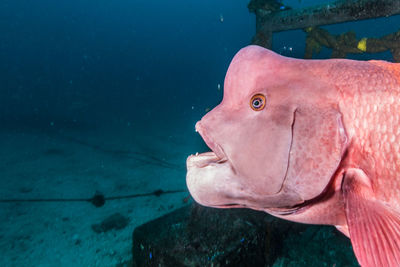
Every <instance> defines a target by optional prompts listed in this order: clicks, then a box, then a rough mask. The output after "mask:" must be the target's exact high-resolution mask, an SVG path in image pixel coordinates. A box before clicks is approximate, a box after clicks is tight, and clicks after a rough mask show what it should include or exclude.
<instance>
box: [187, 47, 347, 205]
mask: <svg viewBox="0 0 400 267" xmlns="http://www.w3.org/2000/svg"><path fill="white" fill-rule="evenodd" d="M302 62H304V60H301V61H300V60H296V59H290V58H285V57H282V56H280V55H277V54H275V53H274V52H272V51H269V50H267V49H264V48H261V47H258V46H248V47H246V48H243V49H242V50H240V51H239V52H238V53H237V54H236V55H235V57H234V58H233V60H232V62H231V64H230V66H229V69H228V71H227V74H226V77H225V83H224V96H223V100H222V102H221V103H220V104H219V105H218V106H217V107H215V108H214V109H213V110H211V111H210V112H208V113H207V114H206V115H205V116H204V117H203V118H202V119H201V120H200V121H199V122H197V124H196V126H195V127H196V131H198V132H199V134H200V135H201V136H202V138H203V140H204V141H205V143H206V144H207V145H208V147H209V148H210V149H211V150H212V152H206V153H202V154H196V155H191V156H189V157H188V159H187V169H188V171H187V186H188V189H189V191H190V193H191V195H192V196H193V198H194V199H195V200H196V201H197V202H198V203H200V204H202V205H205V206H211V207H218V208H230V207H248V208H252V209H256V210H267V209H274V208H290V207H293V206H296V205H299V204H301V203H303V202H304V201H306V200H309V199H311V198H314V197H316V196H318V195H319V194H321V193H322V192H323V191H324V188H325V187H326V186H327V184H328V183H329V181H330V179H331V177H332V175H333V173H334V172H335V171H336V168H337V167H338V164H339V163H340V159H341V156H342V154H343V151H344V145H345V142H346V139H345V132H344V129H343V127H342V125H341V116H340V112H338V110H337V109H335V106H334V105H333V100H332V99H334V97H332V95H331V94H330V93H328V92H326V93H321V92H322V91H320V90H325V91H326V88H322V87H326V85H324V84H319V85H316V84H315V83H314V82H313V81H312V80H311V79H309V78H307V77H306V78H304V76H303V75H302V70H301V69H302V68H303V67H302Z"/></svg>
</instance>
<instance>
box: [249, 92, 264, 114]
mask: <svg viewBox="0 0 400 267" xmlns="http://www.w3.org/2000/svg"><path fill="white" fill-rule="evenodd" d="M265 102H266V101H265V96H264V95H263V94H255V95H253V97H252V98H251V100H250V107H251V108H252V109H253V110H255V111H260V110H263V109H264V107H265Z"/></svg>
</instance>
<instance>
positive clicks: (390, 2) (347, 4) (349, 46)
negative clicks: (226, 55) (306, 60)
mask: <svg viewBox="0 0 400 267" xmlns="http://www.w3.org/2000/svg"><path fill="white" fill-rule="evenodd" d="M248 7H249V10H250V12H254V13H255V14H256V35H255V36H254V38H253V41H252V43H253V44H257V45H261V46H264V47H267V48H270V47H271V44H272V35H273V33H274V32H280V31H286V30H294V29H303V30H305V32H306V33H307V40H308V41H307V48H306V57H310V56H312V53H313V51H318V48H319V46H321V45H322V46H327V47H330V48H332V49H333V50H334V53H332V56H333V57H343V56H345V55H346V53H363V52H372V53H374V52H381V51H385V50H390V51H391V52H392V54H393V58H394V60H395V61H399V60H400V47H399V45H398V43H399V41H398V40H399V37H400V33H399V32H397V33H393V34H390V35H387V36H383V37H381V38H370V39H367V38H363V39H360V40H357V39H356V37H355V34H354V33H351V32H350V33H346V34H345V35H340V36H334V35H330V34H329V33H328V32H327V31H325V30H322V29H319V28H318V26H322V25H329V24H336V23H341V22H349V21H358V20H364V19H371V18H379V17H389V16H393V15H398V14H400V1H399V0H339V1H335V2H332V3H329V4H324V5H318V6H313V7H307V8H303V9H291V8H290V7H287V6H284V5H282V4H280V3H278V2H276V1H274V0H252V1H250V3H249V5H248Z"/></svg>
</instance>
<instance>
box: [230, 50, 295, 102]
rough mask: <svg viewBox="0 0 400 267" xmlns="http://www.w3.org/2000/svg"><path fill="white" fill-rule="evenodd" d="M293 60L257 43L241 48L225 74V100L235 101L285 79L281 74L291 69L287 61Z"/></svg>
mask: <svg viewBox="0 0 400 267" xmlns="http://www.w3.org/2000/svg"><path fill="white" fill-rule="evenodd" d="M294 60H296V59H292V58H286V57H283V56H281V55H278V54H276V53H275V52H273V51H271V50H268V49H266V48H263V47H260V46H257V45H249V46H246V47H244V48H242V49H241V50H239V52H237V54H236V55H235V56H234V58H233V59H232V62H231V64H230V65H229V68H228V71H227V73H226V76H225V84H224V98H225V99H224V100H225V102H226V101H234V102H236V101H237V100H239V99H241V98H244V97H246V96H248V95H249V94H251V93H253V92H254V91H255V90H259V89H260V88H262V87H265V86H273V85H274V84H279V83H281V82H282V81H284V80H286V79H283V78H282V77H281V76H283V75H285V74H287V73H288V72H287V71H286V70H287V69H293V68H291V66H292V64H289V63H291V62H293V61H294ZM289 76H291V75H289ZM281 78H282V79H281ZM286 78H287V77H286Z"/></svg>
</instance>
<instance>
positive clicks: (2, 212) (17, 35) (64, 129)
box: [0, 0, 400, 266]
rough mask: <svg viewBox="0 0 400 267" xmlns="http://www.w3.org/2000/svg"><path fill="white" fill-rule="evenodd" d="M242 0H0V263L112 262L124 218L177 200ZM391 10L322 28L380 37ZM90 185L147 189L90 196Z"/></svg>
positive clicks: (240, 21)
mask: <svg viewBox="0 0 400 267" xmlns="http://www.w3.org/2000/svg"><path fill="white" fill-rule="evenodd" d="M248 2H249V1H247V0H236V1H230V0H217V1H215V0H201V1H200V0H170V1H157V0H156V1H144V0H132V1H128V0H115V1H106V0H97V1H93V0H79V1H78V0H69V1H64V0H59V1H53V0H37V1H29V0H2V1H0V33H1V36H0V38H1V41H0V148H1V149H0V199H1V200H2V203H0V218H2V219H1V220H0V251H1V254H2V256H1V257H0V266H122V265H121V264H123V263H124V262H129V261H130V260H131V257H132V255H131V247H132V232H133V229H134V228H135V227H136V226H138V225H141V224H143V223H145V222H148V221H149V220H152V219H154V218H157V217H159V216H161V215H163V214H166V213H168V212H171V211H173V210H175V209H177V208H179V207H182V206H184V205H187V204H188V203H190V202H191V200H190V199H189V193H188V191H187V189H186V184H185V175H186V169H185V160H186V157H187V156H188V155H189V154H192V153H195V152H196V151H199V152H202V151H207V150H208V148H207V147H206V145H205V144H204V143H203V141H202V140H201V138H200V137H199V135H198V134H197V133H195V131H194V125H195V123H196V121H197V120H199V119H200V118H201V117H202V116H203V115H204V114H205V113H206V112H207V111H208V110H209V109H211V108H212V107H214V106H215V105H217V104H218V103H219V102H220V101H221V99H222V94H223V81H224V75H225V72H226V70H227V68H228V65H229V63H230V60H231V59H232V57H233V56H234V54H235V53H236V52H237V51H238V50H239V49H240V48H242V47H244V46H246V45H248V44H250V42H251V39H252V37H253V36H254V34H255V15H254V14H253V13H250V12H249V11H248V9H247V4H248ZM324 2H326V1H311V0H302V1H298V0H292V1H284V2H283V3H284V4H285V5H288V6H291V7H292V8H301V7H305V6H311V5H315V4H318V3H324ZM399 22H400V19H399V17H398V16H393V17H389V18H380V19H372V20H365V21H359V22H352V23H341V24H337V25H330V26H323V27H322V28H323V29H328V30H329V31H330V32H331V33H333V34H340V33H342V32H346V31H350V30H353V31H355V32H356V34H357V36H358V37H361V36H382V35H385V34H389V33H392V32H394V31H396V30H398V25H399ZM304 48H305V34H304V32H303V31H301V30H294V31H287V32H281V33H276V34H274V39H273V47H272V49H273V50H274V51H276V52H278V53H281V54H283V55H285V56H290V57H297V58H302V57H303V56H304ZM330 52H331V51H330V50H329V49H326V48H324V49H322V51H321V53H319V54H318V55H316V56H315V58H329V56H330ZM349 58H354V59H361V60H366V59H384V60H389V61H391V60H392V57H391V55H390V53H388V52H385V53H378V54H367V53H365V54H360V55H350V56H349ZM156 190H163V192H167V191H179V192H170V194H161V195H157V194H151V192H155V191H156ZM96 192H97V194H101V195H105V196H106V197H113V196H115V197H116V198H118V196H125V195H135V194H144V193H149V192H150V194H149V195H148V196H138V197H132V198H126V199H114V200H106V202H105V203H104V205H101V207H96V206H95V205H92V204H93V203H89V202H90V201H91V200H92V199H91V197H92V196H93V195H95V194H96ZM21 199H22V200H23V199H25V200H32V201H26V202H21V201H17V200H21ZM38 199H39V200H40V199H41V200H43V201H41V202H35V200H38ZM46 199H53V200H55V201H45V200H46ZM63 199H64V200H65V199H70V200H71V201H63ZM13 200H16V201H13ZM110 216H114V217H111V218H114V219H115V218H117V219H116V223H114V224H112V225H111V226H110V227H108V228H110V229H108V228H107V226H105V225H104V224H101V223H102V222H104V219H105V218H109V217H110Z"/></svg>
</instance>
